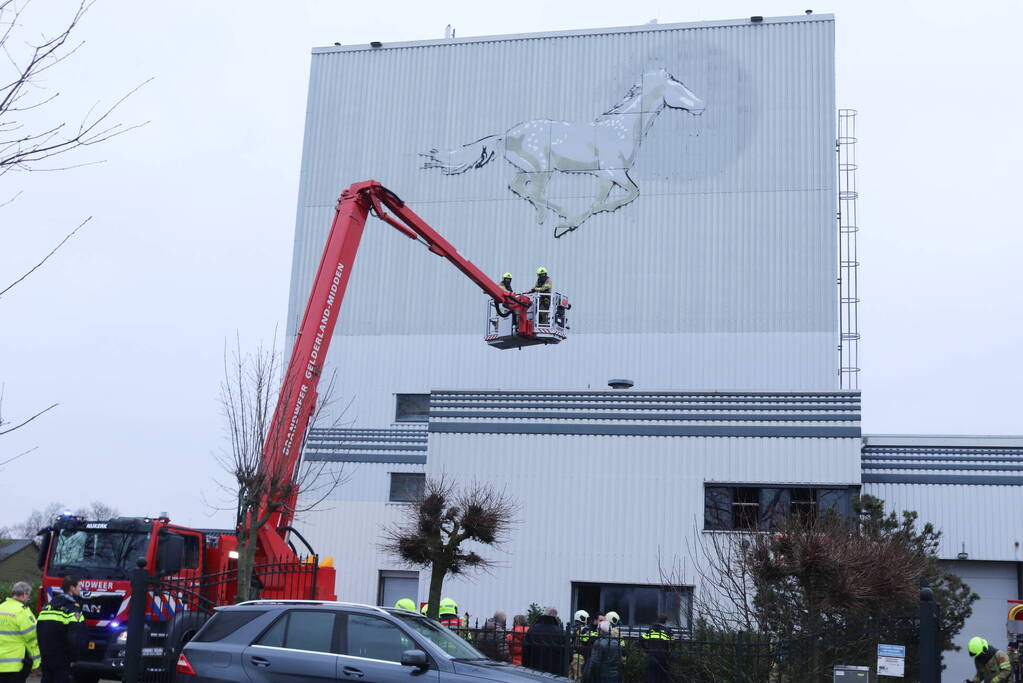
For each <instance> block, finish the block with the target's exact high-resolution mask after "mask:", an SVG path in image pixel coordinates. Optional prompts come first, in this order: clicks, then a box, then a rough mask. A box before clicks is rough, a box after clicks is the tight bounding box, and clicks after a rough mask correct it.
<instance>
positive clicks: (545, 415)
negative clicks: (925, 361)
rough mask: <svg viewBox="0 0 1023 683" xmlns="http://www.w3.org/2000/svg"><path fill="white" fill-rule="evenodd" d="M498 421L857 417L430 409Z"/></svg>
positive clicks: (853, 417) (852, 418)
mask: <svg viewBox="0 0 1023 683" xmlns="http://www.w3.org/2000/svg"><path fill="white" fill-rule="evenodd" d="M455 417H462V418H465V417H473V418H485V417H489V418H495V417H498V418H501V419H504V420H512V419H547V420H621V419H629V420H642V421H651V420H664V421H674V422H691V421H696V420H698V421H702V422H859V421H860V416H859V415H858V414H848V415H821V414H820V413H809V414H801V413H796V414H792V415H763V414H753V413H716V414H712V415H706V414H702V413H661V414H656V415H650V414H636V413H631V414H627V415H626V414H623V413H581V412H580V413H553V412H543V411H532V412H531V411H515V410H513V411H507V412H494V411H469V410H431V411H430V418H431V419H433V418H455Z"/></svg>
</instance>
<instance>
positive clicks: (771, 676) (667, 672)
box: [452, 616, 920, 683]
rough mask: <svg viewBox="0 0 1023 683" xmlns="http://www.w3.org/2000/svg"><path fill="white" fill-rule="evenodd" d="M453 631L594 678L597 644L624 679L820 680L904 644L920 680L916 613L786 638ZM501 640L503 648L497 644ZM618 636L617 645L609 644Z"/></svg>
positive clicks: (675, 632) (504, 654)
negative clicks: (839, 668) (654, 637)
mask: <svg viewBox="0 0 1023 683" xmlns="http://www.w3.org/2000/svg"><path fill="white" fill-rule="evenodd" d="M452 630H453V631H455V632H456V633H458V634H459V635H460V636H461V637H462V638H464V639H465V640H467V641H469V642H471V643H472V644H473V645H475V646H476V647H477V648H478V649H480V650H481V652H483V653H484V654H486V655H487V656H490V657H491V658H493V659H500V660H504V661H511V662H512V663H516V664H522V665H524V666H531V667H532V668H537V669H539V670H542V671H546V672H548V673H553V674H557V675H561V676H567V677H569V678H572V679H574V680H583V681H593V683H596V680H597V677H596V676H595V675H594V671H593V670H592V668H593V667H592V662H593V652H594V648H595V647H599V648H602V649H603V650H604V652H605V653H607V652H608V651H610V654H611V658H612V659H615V660H616V661H615V664H616V665H615V666H613V667H611V670H616V671H617V672H618V674H617V680H618V681H621V682H622V683H644V682H645V683H653V682H656V681H659V682H665V683H666V682H669V681H670V682H671V683H682V682H686V683H690V682H691V683H766V682H772V683H804V682H805V683H810V682H811V681H812V682H814V683H817V682H819V681H823V680H831V678H832V672H833V670H834V667H835V666H836V665H860V666H868V667H870V669H871V670H872V671H873V670H874V668H875V665H876V662H877V645H878V644H881V643H885V644H902V645H906V646H907V658H906V672H905V675H906V678H905V680H920V678H919V677H918V671H919V655H918V653H919V648H918V640H919V634H920V620H919V618H918V617H915V616H889V617H879V618H870V619H865V620H862V621H858V622H849V623H841V624H830V625H828V626H827V627H825V628H823V629H822V630H820V631H819V632H818V633H814V634H796V635H794V636H792V637H789V638H784V639H782V638H778V637H776V636H772V635H768V634H764V633H755V632H746V631H727V630H718V629H710V628H696V629H693V630H686V629H677V628H676V629H669V632H670V637H671V639H670V640H650V639H646V638H644V637H643V634H644V633H645V632H646V631H647V628H646V627H628V626H624V625H623V626H620V627H617V628H616V629H615V630H614V631H613V635H612V636H602V637H601V638H598V639H594V638H586V637H584V636H583V637H581V636H580V635H579V634H578V633H577V632H576V631H575V630H574V629H572V628H570V627H565V628H563V629H562V630H561V631H560V632H559V633H558V634H557V635H554V634H545V635H544V636H543V637H542V638H529V637H528V631H527V632H525V633H514V632H509V631H507V630H504V631H502V630H497V631H494V630H486V629H484V628H482V627H480V625H479V624H476V625H473V626H472V627H465V626H463V627H459V628H454V629H452ZM502 639H503V641H504V643H505V646H502V647H499V648H498V647H495V642H497V641H500V640H502ZM612 640H613V641H614V643H615V644H616V645H614V646H612V647H608V646H609V645H611V643H610V642H609V641H612ZM495 650H496V651H498V652H495ZM495 654H496V655H497V656H495ZM601 658H603V653H602V655H601ZM604 671H606V670H604ZM871 678H872V679H873V678H874V674H872V675H871Z"/></svg>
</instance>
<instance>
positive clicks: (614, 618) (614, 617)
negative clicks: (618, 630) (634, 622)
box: [606, 612, 622, 626]
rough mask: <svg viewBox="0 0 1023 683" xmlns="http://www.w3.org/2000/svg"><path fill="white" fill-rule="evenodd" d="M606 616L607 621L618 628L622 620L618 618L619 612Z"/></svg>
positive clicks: (609, 613)
mask: <svg viewBox="0 0 1023 683" xmlns="http://www.w3.org/2000/svg"><path fill="white" fill-rule="evenodd" d="M606 616H607V620H608V621H610V622H611V625H612V626H617V625H618V623H619V622H620V621H621V620H622V618H621V617H620V616H618V612H608V613H607V615H606Z"/></svg>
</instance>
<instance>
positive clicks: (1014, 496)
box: [863, 484, 1023, 562]
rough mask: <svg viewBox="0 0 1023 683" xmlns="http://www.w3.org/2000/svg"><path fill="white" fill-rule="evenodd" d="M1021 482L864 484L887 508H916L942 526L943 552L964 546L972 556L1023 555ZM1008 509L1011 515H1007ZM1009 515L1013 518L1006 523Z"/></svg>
mask: <svg viewBox="0 0 1023 683" xmlns="http://www.w3.org/2000/svg"><path fill="white" fill-rule="evenodd" d="M1020 490H1021V489H1020V487H1019V486H970V485H956V486H950V485H940V484H864V485H863V492H864V493H868V494H870V495H872V496H876V497H877V498H880V499H882V500H883V501H884V502H885V508H886V509H887V510H895V511H900V512H901V511H902V510H914V511H916V512H917V513H918V514H919V520H920V524H923V523H927V522H930V523H931V524H933V525H934V527H935V528H936V529H937V530H939V531H941V533H942V537H941V546H940V548H939V550H938V556H939V557H941V558H943V559H947V560H952V559H955V557H956V555H958V553H959V552H960V551H962V549H963V545H962V544H963V542H965V543H966V552H967V553H968V554H969V556H970V559H971V560H1001V561H1017V562H1018V561H1023V551H1021V550H1020V545H1021V544H1023V526H1021V525H1020V524H1019V523H1018V519H1017V518H1018V515H1017V516H1016V517H1013V513H1012V511H1013V510H1016V509H1018V508H1019V499H1020ZM1003 513H1004V514H1007V515H1008V517H1003V516H1002V515H1003ZM1006 520H1008V521H1009V523H1008V525H1006V524H1005V523H1003V522H1005V521H1006Z"/></svg>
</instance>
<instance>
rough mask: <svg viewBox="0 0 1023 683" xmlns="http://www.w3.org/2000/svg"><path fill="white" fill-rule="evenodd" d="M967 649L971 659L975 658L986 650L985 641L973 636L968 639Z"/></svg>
mask: <svg viewBox="0 0 1023 683" xmlns="http://www.w3.org/2000/svg"><path fill="white" fill-rule="evenodd" d="M967 649H969V651H970V656H971V657H976V656H977V655H979V654H980V653H982V652H983V651H984V650H986V649H987V641H986V640H984V639H983V638H978V637H977V636H974V637H972V638H970V643H969V645H967Z"/></svg>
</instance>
